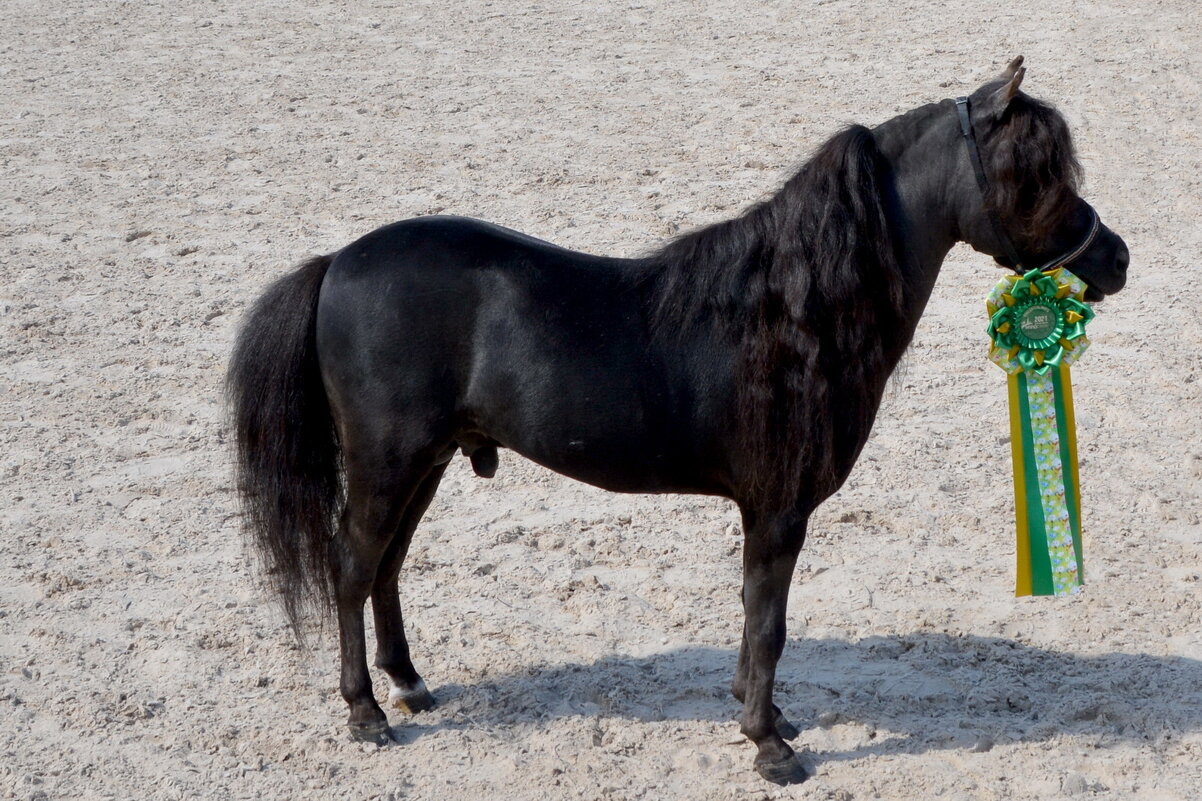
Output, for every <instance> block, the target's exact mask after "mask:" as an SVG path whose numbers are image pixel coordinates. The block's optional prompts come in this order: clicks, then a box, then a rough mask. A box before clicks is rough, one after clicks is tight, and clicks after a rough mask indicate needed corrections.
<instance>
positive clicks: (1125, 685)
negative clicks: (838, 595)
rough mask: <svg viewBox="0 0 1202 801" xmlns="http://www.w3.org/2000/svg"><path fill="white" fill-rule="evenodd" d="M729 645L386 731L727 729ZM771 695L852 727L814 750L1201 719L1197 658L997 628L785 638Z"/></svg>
mask: <svg viewBox="0 0 1202 801" xmlns="http://www.w3.org/2000/svg"><path fill="white" fill-rule="evenodd" d="M735 658H736V654H735V652H734V651H733V650H727V649H721V648H712V647H689V648H682V649H678V650H673V651H666V652H663V653H659V654H654V655H651V656H647V657H638V658H636V657H623V656H620V655H614V656H611V657H606V658H604V659H601V660H599V661H597V662H595V663H593V664H587V665H582V664H567V665H557V666H543V667H535V668H532V669H530V670H529V671H527V672H524V673H521V674H512V675H504V676H498V677H495V678H491V679H486V680H483V681H481V682H479V683H475V684H470V685H445V686H442V687H435V690H434V693H435V696H436V698H437V699H438V701H439V705H440V708H439V709H438V710H437V711H435V712H433V713H426V714H425V715H423V716H419V717H415V718H409V719H402V718H401V717H400V716H399V715H398V714H396V713H394V714H393V715H392V722H393V723H394V724H395V726H394V733H395V735H396V737H397V739H398V740H399V741H400V742H402V743H403V742H409V741H412V740H414V739H417V738H418V737H421V736H423V735H425V734H427V733H430V732H434V731H439V730H445V729H450V728H455V729H459V728H483V729H493V728H506V727H513V726H529V725H538V724H540V723H542V722H545V721H548V720H552V719H556V718H565V717H571V716H577V715H578V716H583V717H597V718H602V719H613V718H617V719H627V720H637V721H642V722H655V721H673V720H702V721H713V722H731V723H732V725H731V726H730V731H731V734H732V735H735V736H737V734H736V732H737V727H736V726H735V725H734V724H733V721H735V720H736V719H737V718H738V716H739V713H740V706H739V705H738V704H737V703H736V702H735V701H734V699H733V698H731V697H730V695H729V693H728V691H727V687H728V686H729V683H730V677H731V675H732V673H733V671H734V666H735ZM436 681H437V679H436V678H435V681H434V682H432V684H434V683H436ZM776 701H777V703H778V704H779V705H780V706H781V707H782V708H783V709H784V710H785V713H786V714H787V715H788V717H789V718H790V719H791V720H792V721H793V722H794V723H795V724H797V725H798V727H799V728H800V729H802V732H803V733H802V736H801V740H800V742H802V743H804V742H805V741H806V733H805V731H806V729H812V728H813V727H815V726H818V725H823V726H826V727H831V726H839V725H852V726H860V727H862V730H863V731H862V736H861V737H860V738H859V739H860V740H861V741H862V742H863V744H862V745H859V746H857V747H854V748H850V749H847V750H842V751H836V752H829V751H828V752H825V753H819V754H817V755H816V756H817V757H818V759H819V760H821V761H828V760H839V759H857V758H860V757H864V756H868V755H872V754H887V753H924V752H927V751H933V750H941V749H950V748H964V747H969V746H971V745H972V744H973V743H974V742H977V741H978V740H979V738H981V737H982V736H985V737H988V738H990V739H992V740H994V741H996V742H999V743H1005V742H1041V741H1046V740H1049V739H1051V738H1052V737H1054V736H1057V735H1065V734H1067V735H1079V736H1084V737H1087V738H1091V739H1092V741H1093V742H1095V743H1097V744H1099V745H1105V744H1111V743H1115V742H1121V741H1129V742H1155V741H1162V740H1168V739H1173V738H1175V737H1176V736H1177V735H1179V734H1181V733H1184V732H1189V731H1195V730H1202V662H1199V661H1197V660H1193V659H1186V658H1176V657H1155V656H1149V655H1146V654H1125V653H1109V654H1102V655H1099V656H1078V655H1075V654H1069V653H1061V652H1057V651H1049V650H1045V649H1042V648H1034V647H1031V646H1027V645H1023V644H1021V643H1018V642H1015V641H1013V640H1007V639H999V638H992V637H976V636H954V635H946V634H929V633H914V634H906V635H898V636H889V637H870V638H866V639H863V640H860V641H858V642H844V641H839V640H809V639H806V640H797V641H793V642H790V643H789V645H788V647H787V648H786V650H785V655H784V657H783V658H782V660H781V664H780V668H779V669H778V671H777V691H776ZM423 718H424V719H423ZM853 739H855V738H853Z"/></svg>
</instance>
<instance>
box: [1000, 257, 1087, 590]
mask: <svg viewBox="0 0 1202 801" xmlns="http://www.w3.org/2000/svg"><path fill="white" fill-rule="evenodd" d="M1084 294H1085V283H1084V282H1083V281H1081V279H1079V278H1077V277H1076V276H1075V275H1073V274H1072V273H1070V272H1069V271H1068V270H1066V269H1064V268H1063V267H1061V268H1058V269H1055V270H1051V271H1049V272H1047V273H1044V272H1040V271H1039V270H1031V271H1030V272H1028V273H1026V274H1024V275H1021V276H1019V275H1008V276H1006V277H1005V278H1004V279H1002V281H1001V282H999V283H998V285H997V286H996V287H994V289H993V291H992V292H990V293H989V297H988V298H987V299H986V301H985V305H986V308H987V309H988V310H989V327H988V328H987V329H986V333H988V334H989V337H990V339H991V340H992V347H991V348H990V352H989V358H990V360H991V361H993V362H994V363H995V364H997V365H998V366H999V367H1001V368H1002V369H1003V370H1005V371H1006V373H1007V374H1008V376H1009V379H1008V384H1009V389H1010V449H1011V453H1012V455H1013V460H1014V507H1015V518H1016V520H1017V528H1018V578H1017V582H1016V587H1015V595H1067V594H1070V593H1074V592H1076V591H1077V590H1078V589H1080V587H1081V584H1082V583H1083V581H1084V577H1085V566H1084V563H1083V561H1082V556H1081V493H1080V484H1079V479H1078V475H1077V436H1076V430H1075V426H1074V420H1073V391H1072V383H1071V381H1070V379H1069V365H1071V364H1072V363H1073V362H1075V361H1076V360H1077V359H1079V358H1080V357H1081V354H1082V353H1084V352H1085V349H1086V348H1087V347H1089V340H1088V339H1087V338H1086V336H1085V324H1086V323H1088V322H1089V321H1090V320H1092V319H1093V316H1094V313H1093V309H1091V308H1089V306H1087V305H1086V304H1085V303H1084V302H1083V301H1082V297H1083V296H1084Z"/></svg>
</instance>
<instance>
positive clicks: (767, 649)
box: [735, 513, 806, 784]
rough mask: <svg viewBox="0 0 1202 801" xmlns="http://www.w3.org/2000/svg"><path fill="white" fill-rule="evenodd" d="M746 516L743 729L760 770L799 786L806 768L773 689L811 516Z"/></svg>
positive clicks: (738, 684)
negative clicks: (783, 727)
mask: <svg viewBox="0 0 1202 801" xmlns="http://www.w3.org/2000/svg"><path fill="white" fill-rule="evenodd" d="M744 520H745V521H746V523H748V524H749V525H746V524H745V525H746V527H745V529H744V538H745V539H744V544H743V611H744V615H745V622H744V627H743V636H744V644H743V649H742V651H743V655H742V658H741V659H740V660H739V661H740V670H739V674H736V677H735V692H736V694H738V693H740V692H741V693H742V694H743V696H744V698H743V725H742V731H743V734H745V735H747V737H748V739H750V740H751V741H752V742H753V743H755V745H756V748H757V749H759V752H758V753H757V754H756V757H755V767H756V770H757V771H759V774H760V775H761V776H763V777H764V778H765V779H767V780H768V781H771V782H775V783H776V784H795V783H798V782H801V781H804V780H805V778H806V772H805V769H804V768H802V766H801V762H800V761H799V760H798V758H797V755H796V754H794V753H793V749H792V748H790V747H789V746H788V745H787V744H786V743H785V741H784V739H783V738H782V737H781V732H780V731H779V729H778V724H777V719H778V717H780V710H779V709H777V708H776V707H775V706H774V705H773V703H772V687H773V684H774V682H775V680H776V663H777V661H778V660H779V659H780V655H781V652H782V651H783V650H784V647H785V612H786V608H787V606H788V600H789V583H790V581H791V580H792V577H793V568H794V567H795V566H796V564H797V554H798V553H799V552H800V550H801V544H802V542H803V541H804V539H805V528H806V516H805V515H801V514H796V513H792V514H787V515H773V516H771V517H761V516H758V515H748V514H745V515H744ZM780 719H781V720H784V718H783V717H780ZM786 723H787V721H786Z"/></svg>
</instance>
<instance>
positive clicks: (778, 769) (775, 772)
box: [755, 754, 809, 785]
mask: <svg viewBox="0 0 1202 801" xmlns="http://www.w3.org/2000/svg"><path fill="white" fill-rule="evenodd" d="M755 769H756V772H758V773H759V774H760V775H761V776H763V777H764V778H765V779H767V780H768V781H770V782H772V783H773V784H780V785H785V784H801V783H802V782H804V781H805V780H806V779H807V778H809V774H808V773H806V769H805V768H803V767H802V766H801V760H800V759H798V758H797V754H789V755H788V756H787V757H785V758H784V759H782V760H780V761H778V762H768V761H764V762H761V761H760V760H758V759H757V760H756V761H755Z"/></svg>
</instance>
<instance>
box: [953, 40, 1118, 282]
mask: <svg viewBox="0 0 1202 801" xmlns="http://www.w3.org/2000/svg"><path fill="white" fill-rule="evenodd" d="M1025 74H1026V69H1025V68H1023V66H1022V56H1019V57H1018V58H1016V59H1015V60H1014V61H1013V62H1011V63H1010V65H1009V67H1007V68H1006V70H1005V72H1004V73H1003V74H1002V75H1001V77H999V78H997V79H996V80H993V81H990V82H989V83H986V84H985V85H984V86H982V87H981V88H980V89H978V90H977V91H975V92H973V93H972V95H971V96H970V97H968V98H961V99H960V100H958V101H957V114H958V116H959V118H960V121H959V125H960V133H961V137H960V138H961V140H962V141H961V143H960V150H959V153H960V155H959V158H960V159H961V161H960V164H961V169H958V170H957V180H956V182H955V185H954V188H953V193H954V195H955V198H954V200H955V205H956V207H957V208H958V209H959V214H958V217H959V219H958V220H957V224H958V226H959V230H960V238H961V239H962V240H963V241H965V242H967V243H968V244H969V245H971V246H972V247H973V248H975V249H976V250H978V251H981V252H982V253H986V254H988V255H990V256H993V257H994V259H995V260H996V261H997V262H998V263H999V264H1001V265H1003V266H1005V267H1008V268H1011V269H1015V270H1030V269H1033V268H1035V267H1047V268H1050V267H1054V266H1059V265H1063V266H1065V267H1067V268H1068V269H1069V270H1070V271H1071V272H1073V273H1074V274H1075V275H1077V276H1079V277H1080V278H1081V279H1082V280H1083V281H1085V283H1086V284H1087V286H1088V289H1087V290H1086V293H1085V297H1086V299H1087V300H1101V299H1102V297H1103V296H1105V295H1111V294H1114V293H1115V292H1118V291H1119V290H1120V289H1122V288H1123V285H1124V284H1125V283H1126V281H1127V262H1128V261H1129V259H1130V255H1129V254H1128V252H1127V246H1126V244H1125V243H1124V242H1123V240H1122V238H1120V237H1119V236H1118V235H1117V234H1115V233H1114V232H1113V231H1111V230H1110V229H1109V228H1107V227H1106V226H1105V225H1103V224H1102V223H1101V221H1100V220H1099V219H1098V215H1097V212H1095V211H1094V209H1093V207H1092V206H1090V205H1089V204H1088V203H1086V202H1085V201H1084V200H1082V199H1081V196H1080V195H1078V194H1077V187H1078V181H1079V179H1080V174H1081V166H1080V164H1078V162H1077V158H1076V155H1075V153H1074V150H1073V141H1072V138H1071V137H1070V136H1069V131H1068V125H1067V124H1066V123H1065V121H1064V118H1063V117H1062V116H1060V113H1059V112H1057V111H1056V109H1054V108H1052V107H1051V106H1050V105H1048V104H1046V103H1042V102H1040V101H1038V100H1035V99H1034V98H1031V97H1029V96H1027V95H1026V94H1023V93H1022V92H1020V91H1019V86H1020V85H1021V84H1022V81H1023V76H1024V75H1025ZM974 150H976V151H978V152H979V156H978V155H976V154H974Z"/></svg>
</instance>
